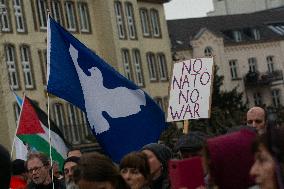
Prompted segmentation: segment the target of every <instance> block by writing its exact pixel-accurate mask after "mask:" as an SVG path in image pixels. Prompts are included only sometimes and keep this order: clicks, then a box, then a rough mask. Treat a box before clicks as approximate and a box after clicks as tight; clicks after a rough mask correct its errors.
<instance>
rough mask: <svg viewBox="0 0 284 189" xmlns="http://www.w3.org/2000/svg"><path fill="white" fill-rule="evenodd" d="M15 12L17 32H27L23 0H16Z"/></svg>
mask: <svg viewBox="0 0 284 189" xmlns="http://www.w3.org/2000/svg"><path fill="white" fill-rule="evenodd" d="M13 2H14V11H15V18H16V28H17V32H25V25H24V16H23V11H22V0H14V1H13Z"/></svg>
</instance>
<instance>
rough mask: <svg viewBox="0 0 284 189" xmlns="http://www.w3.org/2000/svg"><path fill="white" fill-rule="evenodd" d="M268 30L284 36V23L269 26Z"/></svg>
mask: <svg viewBox="0 0 284 189" xmlns="http://www.w3.org/2000/svg"><path fill="white" fill-rule="evenodd" d="M268 28H269V29H271V30H272V31H273V32H275V33H277V34H279V35H284V23H278V24H273V25H268Z"/></svg>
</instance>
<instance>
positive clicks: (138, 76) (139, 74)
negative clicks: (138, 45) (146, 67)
mask: <svg viewBox="0 0 284 189" xmlns="http://www.w3.org/2000/svg"><path fill="white" fill-rule="evenodd" d="M132 59H133V67H134V70H135V71H134V73H135V80H136V84H137V85H138V86H139V87H144V85H145V81H144V75H143V69H142V64H141V53H140V50H139V49H133V50H132Z"/></svg>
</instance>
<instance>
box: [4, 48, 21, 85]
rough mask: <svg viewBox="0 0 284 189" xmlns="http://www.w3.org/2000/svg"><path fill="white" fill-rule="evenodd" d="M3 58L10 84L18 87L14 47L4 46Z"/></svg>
mask: <svg viewBox="0 0 284 189" xmlns="http://www.w3.org/2000/svg"><path fill="white" fill-rule="evenodd" d="M5 59H6V64H7V69H8V75H9V82H10V86H11V87H12V88H13V89H19V80H18V75H17V68H16V58H15V48H14V47H13V46H11V45H7V46H6V47H5Z"/></svg>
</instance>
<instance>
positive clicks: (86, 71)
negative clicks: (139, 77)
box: [47, 18, 166, 162]
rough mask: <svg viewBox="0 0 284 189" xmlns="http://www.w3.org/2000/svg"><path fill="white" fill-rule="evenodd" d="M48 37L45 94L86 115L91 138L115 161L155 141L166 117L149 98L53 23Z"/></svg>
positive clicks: (49, 21)
mask: <svg viewBox="0 0 284 189" xmlns="http://www.w3.org/2000/svg"><path fill="white" fill-rule="evenodd" d="M47 34H48V38H47V80H48V84H47V91H48V92H49V93H51V94H53V95H55V96H58V97H60V98H62V99H65V100H66V101H68V102H70V103H72V104H73V105H75V106H77V107H79V108H80V109H81V110H82V111H84V112H85V113H86V115H87V118H88V122H89V125H90V127H91V129H92V131H93V134H94V135H95V137H96V139H97V140H98V142H99V144H100V145H101V147H102V148H103V150H104V151H105V152H106V153H107V154H108V155H109V156H110V157H111V158H112V159H113V160H114V161H116V162H118V161H119V160H120V159H121V158H122V157H123V156H124V155H125V154H127V153H129V152H131V151H137V150H139V149H140V148H141V147H142V146H143V145H145V144H148V143H151V142H157V141H158V139H159V137H160V134H161V132H162V131H163V130H164V129H165V128H166V123H165V116H164V113H163V111H162V110H161V108H160V107H159V106H158V105H157V104H156V103H155V102H154V100H153V99H151V98H150V97H149V95H147V94H146V93H145V92H144V91H143V90H141V89H139V87H137V86H136V85H135V84H134V83H133V82H131V81H129V80H128V79H126V78H125V77H124V76H122V75H121V74H120V73H119V72H117V71H116V70H115V69H114V68H112V67H111V66H110V65H109V64H108V63H106V62H105V61H104V60H103V59H102V58H100V57H99V56H98V55H96V54H95V53H94V52H93V51H92V50H90V49H89V48H87V47H86V46H85V45H84V44H82V43H81V42H80V41H79V40H78V39H76V38H75V37H74V36H72V35H71V34H70V33H69V32H68V31H66V30H65V29H64V28H63V27H62V26H60V25H59V24H58V23H56V22H55V21H54V20H53V19H52V18H49V20H48V32H47Z"/></svg>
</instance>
